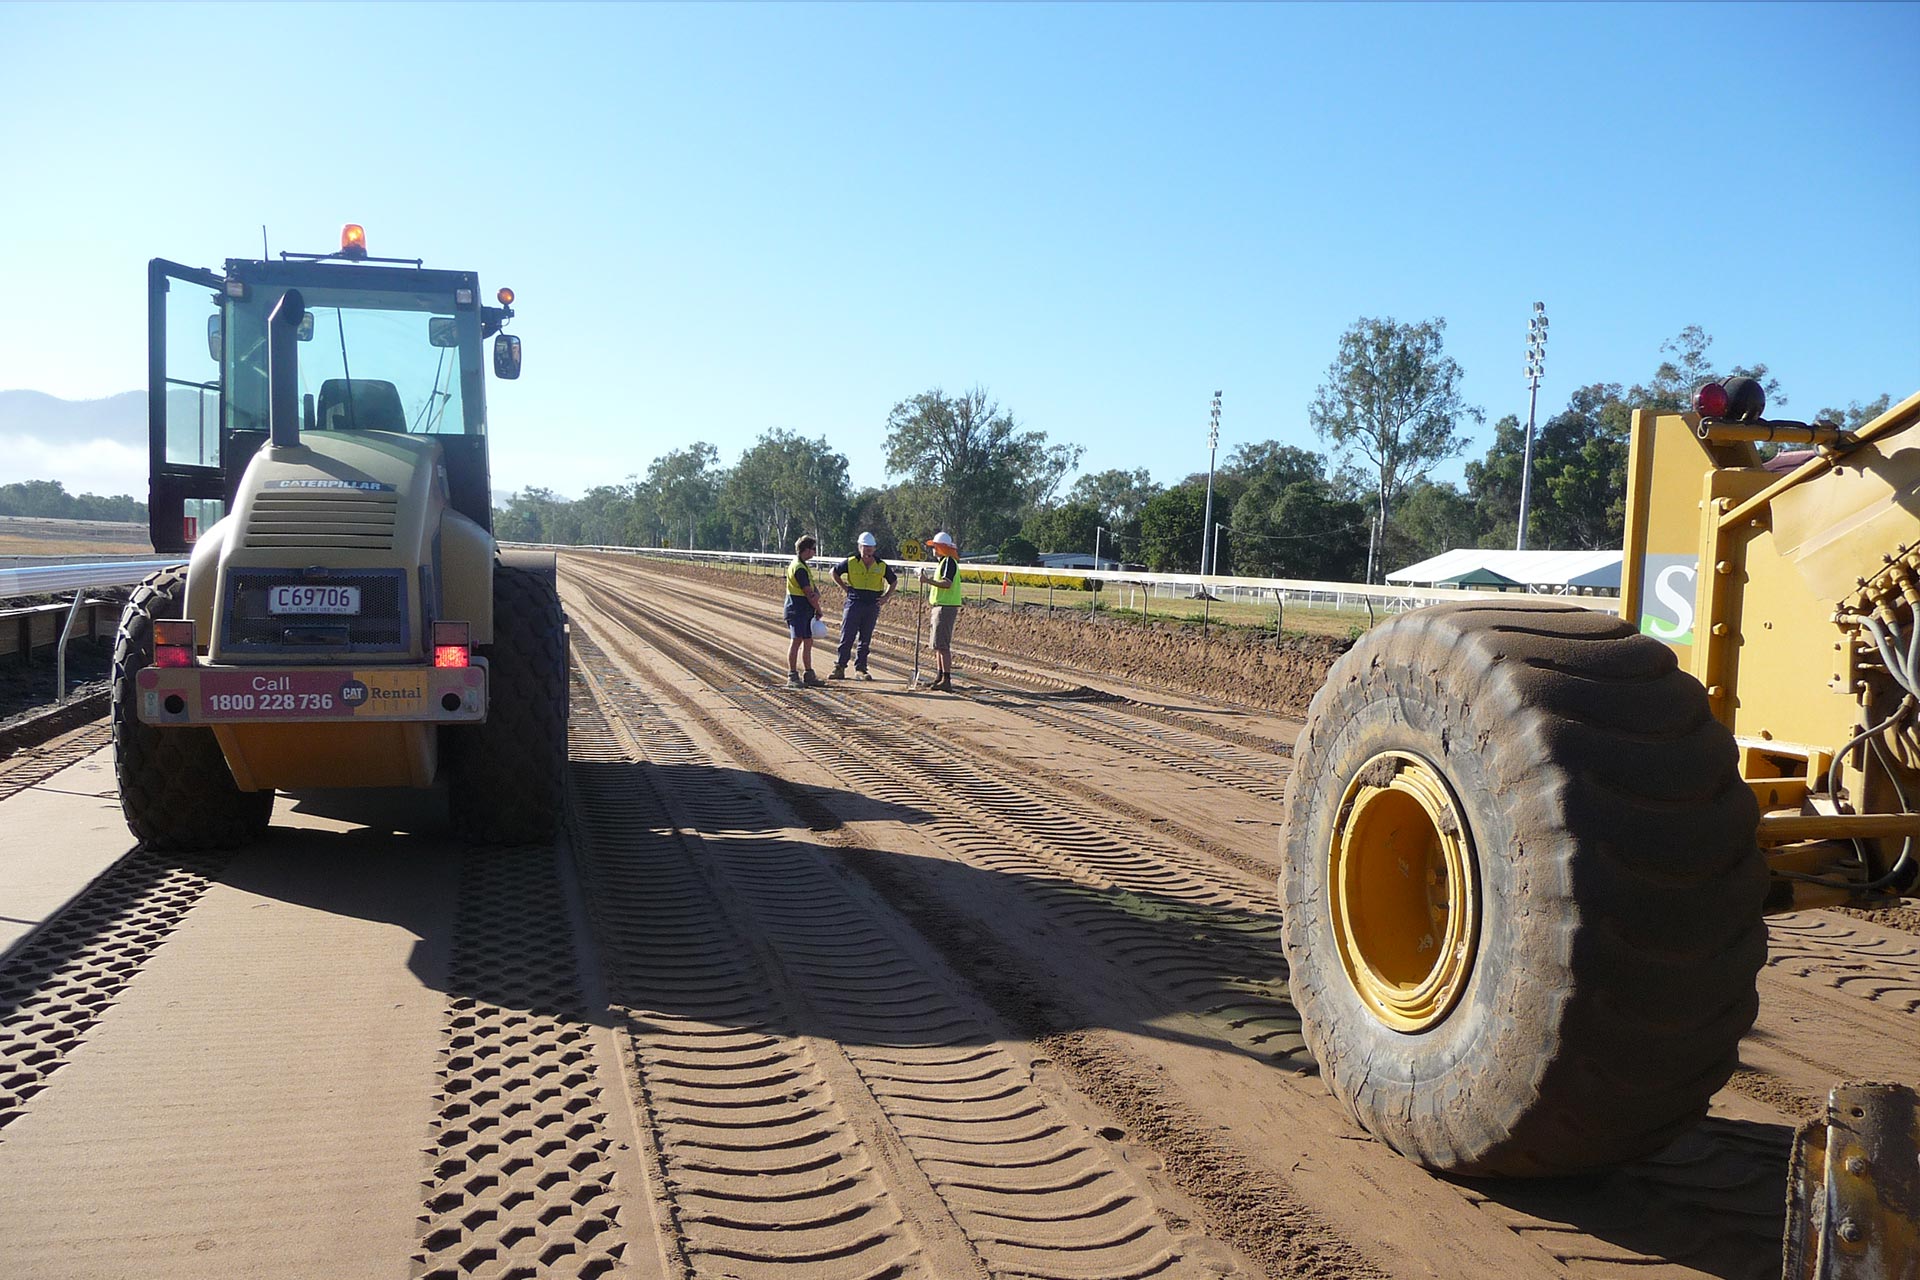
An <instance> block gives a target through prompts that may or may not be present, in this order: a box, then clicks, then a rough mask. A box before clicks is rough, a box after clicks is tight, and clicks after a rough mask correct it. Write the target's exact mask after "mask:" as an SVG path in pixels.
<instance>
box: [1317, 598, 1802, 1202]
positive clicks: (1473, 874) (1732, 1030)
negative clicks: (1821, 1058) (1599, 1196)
mask: <svg viewBox="0 0 1920 1280" xmlns="http://www.w3.org/2000/svg"><path fill="white" fill-rule="evenodd" d="M1286 813H1287V816H1286V830H1285V834H1284V835H1283V836H1282V839H1281V855H1282V873H1281V879H1280V889H1281V904H1282V940H1283V944H1284V946H1285V949H1286V955H1287V961H1288V966H1289V969H1290V974H1291V989H1292V994H1293V1000H1294V1004H1295V1006H1296V1007H1297V1008H1298V1010H1299V1012H1300V1015H1301V1018H1302V1021H1303V1023H1304V1026H1305V1031H1306V1037H1307V1041H1308V1044H1309V1046H1310V1047H1311V1048H1312V1050H1313V1052H1314V1054H1315V1056H1316V1057H1317V1058H1318V1060H1319V1063H1320V1067H1321V1071H1322V1074H1323V1076H1324V1078H1325V1080H1326V1082H1327V1084H1328V1086H1329V1088H1331V1089H1332V1091H1333V1093H1334V1094H1335V1096H1336V1097H1338V1098H1339V1099H1340V1100H1341V1101H1342V1102H1343V1103H1345V1104H1346V1106H1347V1107H1348V1108H1349V1110H1350V1111H1351V1112H1352V1114H1353V1115H1354V1117H1355V1118H1356V1119H1357V1120H1358V1121H1359V1122H1360V1123H1361V1124H1362V1125H1364V1126H1365V1127H1366V1128H1367V1129H1368V1130H1369V1131H1370V1132H1372V1133H1373V1134H1375V1135H1376V1136H1377V1137H1379V1138H1380V1139H1381V1140H1382V1141H1384V1142H1386V1143H1387V1144H1388V1145H1389V1146H1391V1147H1393V1148H1394V1149H1395V1150H1397V1151H1399V1152H1401V1153H1403V1154H1405V1155H1407V1156H1409V1157H1411V1158H1413V1159H1415V1160H1417V1161H1419V1162H1420V1163H1422V1164H1424V1165H1427V1166H1429V1167H1431V1168H1434V1169H1437V1170H1441V1171H1445V1172H1449V1173H1455V1174H1470V1175H1489V1174H1500V1175H1527V1176H1541V1175H1554V1174H1566V1173H1575V1172H1581V1171H1585V1170H1591V1169H1595V1168H1601V1167H1606V1166H1610V1165H1614V1164H1618V1163H1621V1162H1624V1161H1628V1160H1631V1159H1634V1158H1637V1157H1639V1156H1643V1155H1646V1154H1648V1153H1650V1152H1653V1151H1656V1150H1658V1149H1660V1148H1661V1147H1663V1146H1664V1145H1666V1144H1667V1143H1668V1142H1670V1141H1671V1140H1672V1139H1673V1138H1674V1137H1676V1136H1677V1135H1678V1134H1680V1133H1681V1132H1682V1131H1684V1130H1685V1129H1686V1128H1688V1127H1689V1126H1690V1125H1692V1124H1694V1123H1695V1122H1696V1121H1697V1120H1698V1118H1699V1117H1700V1116H1702V1115H1703V1114H1705V1112H1706V1109H1707V1104H1708V1100H1709V1099H1710V1098H1711V1097H1712V1095H1713V1094H1714V1092H1715V1091H1716V1090H1718V1089H1719V1088H1720V1087H1721V1086H1722V1085H1723V1084H1725V1082H1726V1080H1727V1078H1728V1077H1729V1076H1730V1075H1731V1074H1732V1072H1733V1069H1734V1067H1735V1065H1736V1062H1737V1053H1738V1046H1739V1042H1740V1038H1741V1036H1742V1035H1744V1034H1745V1033H1746V1031H1747V1029H1748V1028H1749V1027H1750V1026H1751V1025H1752V1022H1753V1019H1754V1015H1755V1013H1756V1011H1757V1008H1758V997H1757V994H1756V992H1755V985H1754V983H1755V976H1756V974H1757V973H1758V971H1759V969H1760V966H1761V964H1762V962H1763V961H1764V959H1765V955H1766V933H1765V927H1764V924H1763V921H1762V917H1761V911H1760V908H1761V901H1762V898H1763V897H1764V895H1765V891H1766V884H1767V876H1766V867H1765V863H1764V861H1763V859H1762V857H1761V855H1760V852H1759V849H1758V846H1757V844H1756V842H1755V830H1756V826H1757V823H1758V818H1759V814H1758V808H1757V805H1756V803H1755V800H1754V797H1753V794H1752V792H1751V790H1750V789H1749V788H1748V787H1747V786H1746V784H1745V783H1744V782H1742V780H1741V778H1740V775H1739V773H1738V769H1737V758H1736V751H1735V747H1734V742H1733V739H1732V736H1731V734H1729V733H1728V731H1727V730H1726V728H1725V727H1724V726H1722V725H1721V724H1720V723H1719V722H1718V721H1716V720H1715V719H1714V718H1713V717H1712V715H1711V714H1710V713H1709V711H1708V707H1707V701H1706V695H1705V691H1704V690H1703V689H1701V687H1700V685H1699V684H1698V682H1696V681H1695V680H1694V679H1693V678H1692V677H1691V676H1689V675H1687V674H1686V673H1684V672H1682V671H1680V670H1679V669H1678V666H1677V664H1676V663H1675V660H1674V657H1673V653H1672V651H1671V650H1669V649H1668V648H1667V647H1666V646H1664V645H1661V644H1659V643H1657V642H1656V641H1653V640H1651V639H1648V638H1646V637H1644V636H1641V635H1639V634H1638V633H1637V632H1635V631H1634V629H1633V628H1632V627H1631V626H1629V625H1627V624H1626V623H1624V622H1622V621H1620V620H1619V619H1617V618H1613V617H1610V616H1608V615H1605V614H1601V613H1595V612H1592V611H1589V610H1585V609H1580V608H1577V607H1569V606H1537V607H1514V606H1509V605H1504V604H1479V603H1476V604H1460V605H1443V606H1440V607H1437V608H1432V609H1423V610H1419V611H1416V612H1413V613H1409V614H1406V615H1404V616H1402V617H1400V618H1398V619H1395V620H1394V621H1392V622H1389V623H1387V624H1386V625H1384V626H1381V627H1379V628H1377V629H1375V630H1374V631H1372V632H1370V633H1369V634H1368V635H1367V636H1366V637H1364V638H1363V639H1362V640H1361V642H1360V643H1359V644H1358V645H1356V646H1355V647H1354V649H1353V650H1352V651H1351V652H1349V653H1348V654H1347V655H1346V656H1345V657H1343V658H1342V659H1341V660H1340V662H1339V663H1338V664H1336V665H1335V667H1334V669H1333V671H1332V673H1331V675H1330V677H1329V679H1328V682H1327V684H1326V686H1325V687H1324V688H1322V689H1321V690H1320V692H1319V693H1318V695H1316V696H1315V698H1314V700H1313V705H1312V708H1311V710H1310V711H1309V713H1308V720H1307V726H1306V729H1305V731H1304V732H1303V733H1302V734H1301V736H1300V740H1299V743H1298V745H1297V747H1296V749H1295V769H1294V774H1293V778H1292V781H1291V782H1290V784H1289V786H1288V795H1287V811H1286Z"/></svg>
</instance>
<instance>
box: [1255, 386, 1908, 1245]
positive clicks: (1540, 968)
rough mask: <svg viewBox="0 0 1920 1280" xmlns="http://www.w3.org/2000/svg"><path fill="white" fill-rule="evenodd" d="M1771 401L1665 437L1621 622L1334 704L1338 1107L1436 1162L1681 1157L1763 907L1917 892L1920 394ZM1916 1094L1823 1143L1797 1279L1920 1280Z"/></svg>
mask: <svg viewBox="0 0 1920 1280" xmlns="http://www.w3.org/2000/svg"><path fill="white" fill-rule="evenodd" d="M1765 407H1766V405H1765V396H1764V394H1763V393H1762V390H1761V388H1760V387H1759V386H1758V385H1757V384H1756V383H1754V382H1752V381H1751V380H1750V379H1732V380H1729V381H1728V382H1727V383H1725V384H1719V383H1714V384H1709V385H1708V386H1707V387H1704V388H1702V389H1701V392H1700V394H1699V398H1698V399H1697V401H1696V410H1697V412H1695V413H1691V414H1654V413H1647V412H1641V413H1636V414H1635V415H1634V418H1633V424H1632V453H1631V461H1630V464H1629V482H1628V490H1627V515H1626V546H1625V563H1624V568H1623V575H1622V589H1621V600H1620V605H1621V609H1620V616H1619V617H1617V618H1616V617H1613V616H1610V615H1608V614H1605V613H1600V612H1595V611H1592V610H1588V609H1584V608H1580V607H1577V606H1573V605H1566V604H1548V603H1542V604H1535V605H1526V604H1508V603H1506V602H1504V601H1476V602H1471V603H1469V602H1462V603H1459V604H1449V605H1441V606H1438V607H1435V608H1429V609H1421V610H1416V611H1413V612H1410V613H1407V614H1405V615H1403V616H1401V617H1399V618H1397V619H1395V620H1393V621H1392V622H1390V623H1388V624H1386V625H1384V626H1381V627H1379V628H1377V629H1375V630H1374V631H1372V632H1370V633H1369V634H1368V635H1367V636H1366V637H1364V638H1363V639H1362V640H1361V642H1360V643H1359V644H1357V645H1356V646H1355V647H1354V648H1353V650H1352V651H1351V652H1349V653H1348V654H1347V655H1345V656H1344V657H1343V658H1342V659H1341V661H1340V662H1339V663H1338V664H1337V665H1336V666H1335V667H1334V669H1333V671H1332V673H1331V676H1330V678H1329V680H1328V682H1327V684H1326V686H1325V687H1324V688H1323V689H1321V690H1320V692H1319V693H1318V694H1317V695H1316V696H1315V698H1314V701H1313V704H1312V708H1311V710H1310V712H1309V715H1308V720H1307V725H1306V728H1305V730H1304V731H1303V732H1302V734H1301V736H1300V739H1299V743H1298V745H1297V747H1296V749H1295V765H1294V774H1293V779H1292V782H1291V784H1290V785H1289V787H1288V795H1287V810H1286V829H1285V834H1284V835H1283V837H1282V850H1281V852H1282V872H1281V880H1280V889H1281V903H1282V913H1283V925H1282V928H1283V940H1284V945H1285V950H1286V955H1287V961H1288V966H1289V969H1290V973H1291V987H1292V993H1293V999H1294V1003H1295V1004H1296V1006H1297V1008H1298V1010H1299V1013H1300V1016H1301V1018H1302V1020H1303V1022H1304V1024H1305V1031H1306V1036H1307V1039H1308V1043H1309V1044H1310V1045H1311V1047H1312V1049H1313V1051H1314V1054H1315V1056H1316V1057H1317V1058H1318V1060H1319V1063H1320V1067H1321V1070H1322V1073H1323V1075H1324V1078H1325V1080H1326V1083H1327V1085H1328V1087H1329V1088H1330V1089H1331V1090H1332V1092H1333V1093H1334V1094H1335V1096H1336V1097H1338V1098H1339V1099H1340V1100H1341V1101H1342V1102H1343V1103H1344V1104H1345V1105H1346V1107H1347V1108H1348V1109H1349V1110H1350V1111H1351V1112H1352V1114H1353V1115H1354V1116H1355V1118H1357V1119H1358V1120H1359V1122H1360V1123H1361V1124H1363V1125H1364V1126H1365V1127H1366V1128H1367V1129H1368V1130H1369V1131H1371V1132H1372V1133H1373V1134H1375V1135H1376V1136H1377V1137H1379V1138H1380V1139H1381V1140H1382V1141H1384V1142H1386V1143H1387V1144H1389V1145H1390V1146H1392V1147H1393V1148H1394V1149H1395V1150H1397V1151H1400V1152H1402V1153H1403V1154H1405V1155H1407V1156H1409V1157H1411V1158H1413V1159H1415V1160H1417V1161H1419V1162H1421V1163H1422V1164H1425V1165H1427V1166H1429V1167H1431V1168H1434V1169H1436V1170H1441V1171H1445V1172H1448V1173H1453V1174H1462V1175H1521V1176H1544V1175H1555V1174H1566V1173H1575V1172H1580V1171H1585V1170H1591V1169H1595V1168H1600V1167H1604V1166H1607V1165H1612V1164H1616V1163H1620V1162H1624V1161H1628V1160H1631V1159H1634V1158H1636V1157H1639V1156H1643V1155H1646V1154H1648V1153H1650V1152H1653V1151H1655V1150H1658V1149H1659V1148H1660V1147H1662V1146H1664V1145H1665V1144H1666V1143H1668V1142H1669V1141H1670V1140H1671V1139H1672V1138H1674V1137H1675V1136H1676V1135H1677V1134H1679V1133H1680V1132H1681V1131H1682V1130H1684V1129H1686V1128H1687V1127H1688V1126H1690V1125H1692V1124H1694V1123H1695V1122H1697V1120H1698V1119H1699V1118H1700V1117H1701V1116H1703V1115H1704V1114H1705V1112H1706V1109H1707V1105H1708V1101H1709V1099H1710V1098H1711V1097H1712V1095H1713V1094H1714V1093H1715V1092H1716V1091H1717V1090H1718V1089H1719V1088H1720V1087H1721V1086H1722V1085H1724V1084H1725V1083H1726V1082H1727V1080H1728V1079H1729V1077H1730V1076H1731V1075H1732V1073H1733V1071H1734V1068H1735V1066H1736V1065H1737V1062H1738V1051H1739V1043H1740V1040H1741V1037H1742V1036H1743V1035H1744V1034H1745V1033H1746V1031H1747V1030H1748V1028H1749V1027H1750V1026H1751V1025H1752V1023H1753V1020H1754V1017H1755V1014H1756V1011H1757V1007H1758V997H1757V995H1756V975H1757V974H1758V971H1759V969H1760V967H1761V965H1762V964H1763V963H1764V961H1765V958H1766V946H1767V935H1766V930H1765V927H1764V917H1765V916H1767V915H1768V914H1772V913H1777V912H1785V911H1795V910H1801V909H1805V908H1808V907H1815V906H1824V905H1832V904H1855V905H1860V904H1872V903H1885V902H1888V901H1890V900H1893V899H1896V898H1898V897H1899V896H1901V895H1903V894H1905V895H1912V894H1914V893H1915V885H1916V881H1917V880H1920V860H1917V859H1916V854H1915V849H1914V842H1915V839H1916V837H1920V447H1915V444H1914V441H1915V440H1916V439H1920V434H1916V433H1915V432H1914V428H1915V427H1916V425H1917V424H1920V395H1915V396H1913V397H1912V398H1910V399H1908V400H1906V401H1905V402H1904V403H1902V404H1900V405H1898V406H1896V407H1894V408H1893V409H1892V410H1890V411H1889V412H1887V413H1885V414H1883V415H1882V416H1880V417H1879V418H1878V419H1876V420H1874V421H1873V422H1871V423H1869V424H1867V425H1865V426H1864V427H1862V428H1860V429H1859V430H1857V431H1853V432H1849V431H1843V430H1841V429H1840V428H1838V427H1835V426H1833V425H1831V424H1826V423H1818V422H1816V423H1811V424H1809V423H1796V422H1784V421H1769V420H1767V419H1766V418H1765V417H1764V416H1763V415H1764V412H1765ZM1766 441H1771V442H1777V443H1780V444H1784V445H1787V446H1791V447H1793V448H1795V449H1796V450H1797V452H1796V453H1795V454H1792V455H1782V457H1780V458H1776V459H1774V460H1772V461H1771V462H1763V460H1762V458H1761V456H1760V453H1759V451H1758V449H1757V444H1758V442H1766ZM1907 1083H1910V1082H1899V1083H1897V1084H1890V1085H1886V1086H1877V1085H1876V1086H1848V1087H1846V1088H1843V1089H1837V1090H1836V1091H1835V1093H1834V1095H1833V1099H1832V1102H1831V1104H1830V1106H1829V1109H1828V1115H1827V1116H1826V1118H1825V1121H1824V1123H1822V1124H1814V1125H1809V1126H1808V1127H1807V1128H1806V1129H1803V1130H1802V1132H1801V1134H1800V1137H1799V1140H1798V1143H1797V1146H1796V1153H1795V1161H1794V1171H1793V1176H1792V1185H1791V1186H1790V1188H1789V1207H1790V1218H1791V1221H1790V1225H1789V1241H1788V1274H1789V1275H1790V1276H1791V1277H1794V1280H1798V1278H1799V1277H1801V1276H1806V1277H1813V1276H1816V1275H1817V1276H1836V1277H1837V1276H1842V1275H1845V1276H1855V1275H1858V1276H1862V1277H1865V1276H1912V1275H1916V1274H1920V1243H1917V1242H1916V1241H1917V1237H1920V1229H1917V1226H1916V1220H1917V1218H1920V1168H1917V1167H1916V1160H1915V1144H1916V1131H1917V1130H1920V1123H1916V1114H1917V1113H1916V1110H1915V1107H1914V1097H1913V1094H1912V1092H1911V1091H1910V1090H1908V1089H1906V1088H1905V1087H1904V1085H1905V1084H1907ZM1796 1239H1797V1240H1798V1243H1797V1244H1796ZM1848 1268H1852V1269H1848ZM1903 1268H1904V1269H1903Z"/></svg>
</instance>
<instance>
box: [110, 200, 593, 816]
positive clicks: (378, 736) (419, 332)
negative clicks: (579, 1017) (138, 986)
mask: <svg viewBox="0 0 1920 1280" xmlns="http://www.w3.org/2000/svg"><path fill="white" fill-rule="evenodd" d="M498 301H499V303H500V305H499V306H497V307H495V306H486V305H482V302H481V298H480V285H479V281H478V279H477V278H476V277H475V276H474V275H473V274H472V273H471V272H463V271H438V270H427V269H424V268H423V266H422V264H421V263H420V261H419V260H418V259H391V258H369V257H368V256H367V249H366V237H365V234H364V232H363V231H362V229H361V228H360V227H358V226H349V227H347V228H346V230H345V232H344V233H343V234H342V237H341V247H340V249H339V251H338V252H335V253H327V254H287V253H283V254H281V255H280V258H279V260H278V261H267V260H258V261H255V260H248V259H229V260H228V261H227V263H226V269H225V271H224V272H219V273H216V272H212V271H205V270H200V269H196V268H192V267H184V266H181V265H179V264H177V263H173V262H168V261H165V260H164V259H155V260H154V261H153V262H152V263H151V264H149V267H148V309H149V325H148V333H149V338H148V343H149V346H148V424H149V448H150V474H151V483H150V496H151V503H150V514H151V522H152V535H153V545H154V549H155V550H156V551H160V552H163V553H169V552H171V553H179V554H182V555H185V556H187V557H189V558H188V561H187V563H186V565H185V566H184V567H181V568H177V569H170V570H166V571H164V572H162V573H159V574H157V575H155V576H154V577H152V578H150V579H148V580H147V581H146V582H145V583H144V584H142V585H141V586H140V587H139V588H138V589H137V590H136V591H135V592H134V594H133V597H132V599H131V601H130V602H129V603H128V605H127V608H126V611H125V613H124V614H123V616H122V618H121V624H120V630H119V634H118V637H117V639H116V641H115V646H114V667H113V743H114V765H115V770H116V773H117V776H118V780H119V784H120V802H121V807H122V808H123V810H124V811H125V813H126V818H127V824H128V825H129V826H130V827H131V828H132V830H133V833H134V835H136V836H137V837H139V838H140V839H141V840H142V841H143V842H144V843H145V844H146V845H147V846H148V847H151V848H156V849H189V848H212V847H229V846H233V845H237V844H242V843H246V842H248V841H251V840H253V839H255V838H256V837H258V836H259V835H260V834H261V833H262V832H263V831H264V830H265V829H266V826H267V822H268V817H269V815H270V813H271V811H272V807H273V799H274V793H275V792H276V791H278V790H288V789H305V788H332V787H393V786H404V787H429V786H433V785H435V784H436V782H438V781H440V780H442V779H444V780H445V785H446V787H447V791H448V800H449V807H450V811H451V814H452V818H453V821H454V824H455V827H456V829H457V830H459V831H460V832H461V833H462V834H463V835H464V836H465V837H466V838H467V839H469V840H471V841H473V842H476V843H523V842H531V841H538V840H543V839H546V838H548V837H549V836H550V835H551V834H552V832H553V830H554V826H555V822H556V820H557V818H558V816H559V813H560V807H561V797H562V786H563V780H564V770H565V763H566V714H567V684H566V681H567V675H566V663H567V653H566V630H565V619H564V617H563V615H562V613H561V610H560V603H559V596H558V593H557V590H556V584H555V578H554V570H553V561H552V557H551V556H548V557H546V558H545V560H544V561H541V560H539V559H537V558H530V559H520V558H516V557H512V556H503V555H502V554H501V552H500V549H499V547H498V545H497V544H496V543H495V542H494V539H493V536H492V534H491V532H490V530H491V507H492V503H491V499H490V493H489V488H488V484H489V474H488V471H489V469H488V459H487V437H486V428H487V413H486V376H485V368H484V363H483V358H482V355H483V351H484V346H483V344H484V342H485V340H486V339H487V338H489V337H491V338H492V339H493V344H494V345H493V369H494V374H495V376H497V377H502V378H514V377H517V376H518V375H519V371H520V358H521V353H520V340H519V339H518V338H517V337H515V336H513V335H510V334H506V333H503V332H501V330H502V328H503V327H504V326H505V325H506V323H507V322H508V321H509V320H510V319H511V318H512V316H513V308H512V302H513V294H512V291H511V290H508V289H502V290H500V291H499V295H498Z"/></svg>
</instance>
